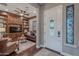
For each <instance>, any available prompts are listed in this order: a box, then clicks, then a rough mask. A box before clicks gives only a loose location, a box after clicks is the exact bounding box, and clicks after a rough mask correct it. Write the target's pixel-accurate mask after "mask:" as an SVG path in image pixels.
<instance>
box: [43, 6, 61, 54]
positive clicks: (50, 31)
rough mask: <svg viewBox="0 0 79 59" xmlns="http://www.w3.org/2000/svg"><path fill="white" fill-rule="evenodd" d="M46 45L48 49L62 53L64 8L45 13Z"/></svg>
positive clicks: (52, 9) (59, 7) (54, 8)
mask: <svg viewBox="0 0 79 59" xmlns="http://www.w3.org/2000/svg"><path fill="white" fill-rule="evenodd" d="M44 45H45V47H46V48H49V49H52V50H55V51H58V52H61V51H62V6H61V5H60V6H56V7H53V8H51V9H48V10H45V11H44Z"/></svg>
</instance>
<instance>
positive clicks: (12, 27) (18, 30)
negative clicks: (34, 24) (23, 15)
mask: <svg viewBox="0 0 79 59" xmlns="http://www.w3.org/2000/svg"><path fill="white" fill-rule="evenodd" d="M9 31H10V33H17V32H22V27H14V26H11V27H10V28H9Z"/></svg>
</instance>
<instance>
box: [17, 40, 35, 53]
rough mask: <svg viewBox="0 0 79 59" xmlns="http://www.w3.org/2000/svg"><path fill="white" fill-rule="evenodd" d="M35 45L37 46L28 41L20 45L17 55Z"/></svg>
mask: <svg viewBox="0 0 79 59" xmlns="http://www.w3.org/2000/svg"><path fill="white" fill-rule="evenodd" d="M33 45H35V43H34V42H31V41H28V40H27V42H25V43H19V50H16V53H17V54H19V53H21V52H23V51H24V50H26V49H28V48H30V47H31V46H33Z"/></svg>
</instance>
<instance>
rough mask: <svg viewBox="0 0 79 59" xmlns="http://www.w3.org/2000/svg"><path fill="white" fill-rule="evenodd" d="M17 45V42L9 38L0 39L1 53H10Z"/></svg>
mask: <svg viewBox="0 0 79 59" xmlns="http://www.w3.org/2000/svg"><path fill="white" fill-rule="evenodd" d="M16 48H17V45H16V43H15V42H8V41H7V39H0V55H2V56H3V55H9V54H11V53H12V52H14V51H15V49H16Z"/></svg>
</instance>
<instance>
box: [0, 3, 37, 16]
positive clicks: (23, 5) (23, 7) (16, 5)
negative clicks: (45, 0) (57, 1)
mask: <svg viewBox="0 0 79 59" xmlns="http://www.w3.org/2000/svg"><path fill="white" fill-rule="evenodd" d="M26 7H28V8H26ZM16 8H19V9H21V10H27V13H29V14H30V16H33V15H34V16H35V15H36V8H35V7H33V6H32V5H30V4H28V3H6V4H1V3H0V10H3V11H8V12H12V13H16V12H15V11H14V10H16Z"/></svg>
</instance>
